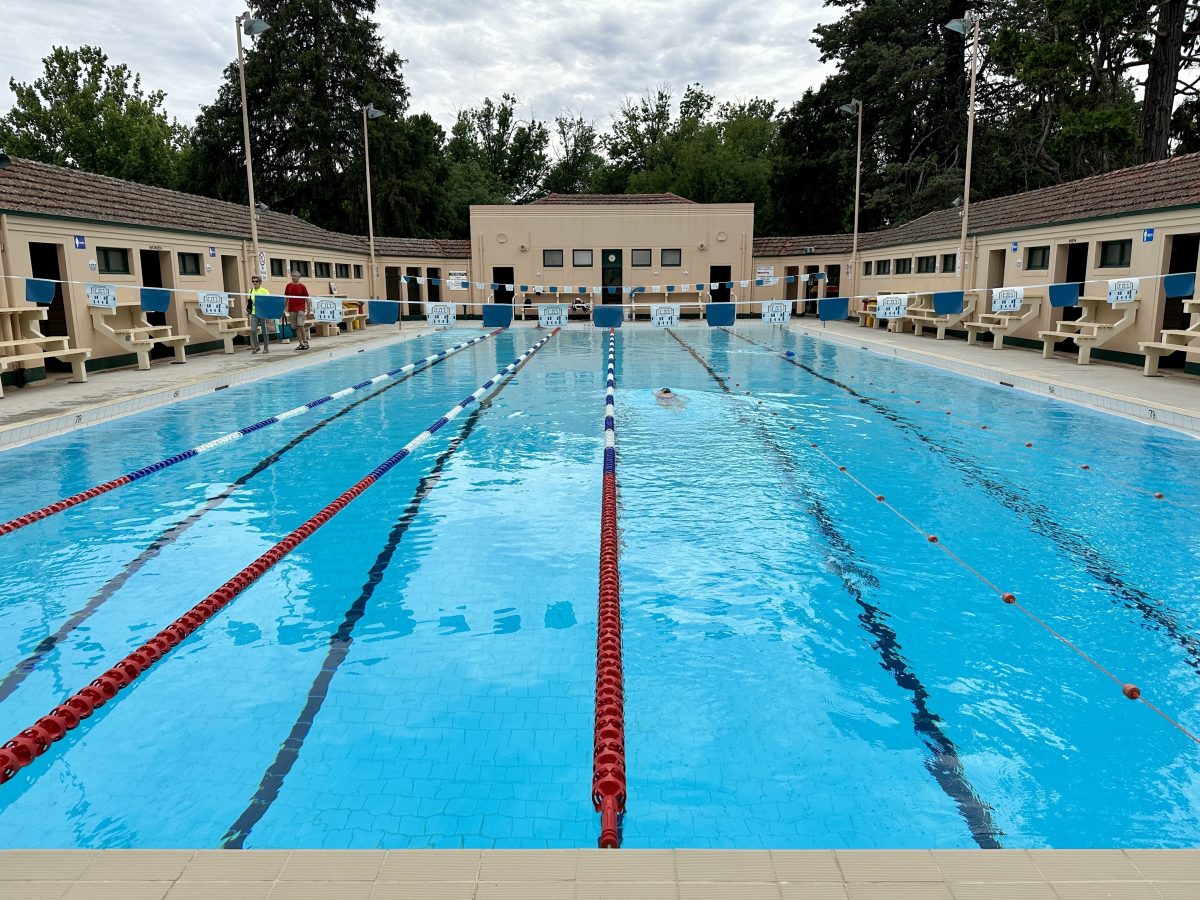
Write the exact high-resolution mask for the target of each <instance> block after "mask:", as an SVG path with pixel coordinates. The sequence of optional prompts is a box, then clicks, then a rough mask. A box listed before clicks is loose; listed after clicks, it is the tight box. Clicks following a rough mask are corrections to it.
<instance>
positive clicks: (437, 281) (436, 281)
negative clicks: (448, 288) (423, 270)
mask: <svg viewBox="0 0 1200 900" xmlns="http://www.w3.org/2000/svg"><path fill="white" fill-rule="evenodd" d="M426 280H427V281H428V282H429V283H430V284H432V285H433V286H434V287H440V286H441V284H442V279H440V278H428V279H426Z"/></svg>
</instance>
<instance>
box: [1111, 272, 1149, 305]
mask: <svg viewBox="0 0 1200 900" xmlns="http://www.w3.org/2000/svg"><path fill="white" fill-rule="evenodd" d="M1140 284H1141V279H1140V278H1110V279H1109V280H1108V302H1109V303H1132V302H1133V301H1134V300H1136V299H1137V295H1138V287H1139V286H1140Z"/></svg>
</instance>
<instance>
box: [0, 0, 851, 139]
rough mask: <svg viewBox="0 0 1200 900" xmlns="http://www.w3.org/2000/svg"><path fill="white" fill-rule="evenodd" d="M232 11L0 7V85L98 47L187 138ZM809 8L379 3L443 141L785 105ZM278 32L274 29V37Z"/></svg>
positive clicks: (522, 1) (564, 1) (682, 0)
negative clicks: (649, 93)
mask: <svg viewBox="0 0 1200 900" xmlns="http://www.w3.org/2000/svg"><path fill="white" fill-rule="evenodd" d="M244 9H245V5H244V3H243V2H241V0H192V2H165V0H0V21H3V22H4V30H5V42H4V44H5V47H4V54H3V57H2V59H3V62H2V63H0V76H3V77H2V79H0V80H2V82H3V84H2V85H0V112H5V111H7V110H8V109H9V108H10V107H11V106H12V102H13V95H12V92H11V91H10V90H9V89H8V79H9V78H10V77H13V78H16V79H17V80H18V81H20V82H31V81H32V80H33V79H35V78H36V77H38V76H39V75H40V73H41V60H42V57H44V56H46V55H48V54H49V53H50V50H51V47H52V46H54V45H56V44H57V45H66V46H70V47H78V46H80V45H81V44H94V45H98V46H99V47H101V48H102V49H103V50H104V51H105V52H106V53H107V54H108V57H109V59H110V61H112V62H124V63H127V64H128V65H129V66H130V68H132V69H133V70H134V71H135V72H139V73H140V74H141V76H142V85H143V88H145V89H159V90H163V91H166V94H167V99H166V107H167V110H168V112H169V113H170V114H171V115H173V116H175V117H176V118H178V119H179V120H180V121H181V122H184V123H187V124H190V123H191V122H192V121H193V120H194V119H195V117H196V114H197V112H198V110H199V107H200V105H201V104H204V103H210V102H211V101H212V99H213V98H214V97H215V95H216V90H217V85H218V83H219V80H220V77H221V72H222V70H223V68H224V67H225V66H226V65H227V64H228V63H229V62H231V61H232V60H233V59H234V57H235V55H236V53H237V47H236V43H235V38H234V26H233V19H234V16H236V15H237V14H238V13H240V12H242V11H243V10H244ZM835 15H836V10H827V9H824V8H823V6H822V3H821V2H820V0H758V2H749V0H599V2H597V0H588V2H584V0H550V2H546V0H540V2H534V0H504V2H495V0H489V2H483V0H403V2H401V0H380V2H379V9H378V12H377V15H376V18H377V21H378V22H379V24H380V28H381V32H382V34H383V39H384V42H385V43H386V44H387V45H389V46H390V47H392V48H393V49H395V50H396V51H397V52H398V53H399V54H400V56H401V57H402V58H404V59H407V60H408V62H407V63H406V64H405V67H404V77H405V80H406V81H407V83H408V86H409V89H410V92H411V97H412V101H411V107H410V108H411V110H412V111H413V112H427V113H429V114H430V115H432V116H433V117H434V118H435V119H436V120H437V121H438V122H440V123H442V125H443V126H444V127H446V128H449V126H450V125H451V124H452V123H453V122H454V116H455V113H456V112H457V111H458V110H459V109H464V108H467V107H470V106H475V105H477V104H479V103H480V102H481V101H482V100H483V98H484V97H487V96H491V97H494V98H498V97H499V96H500V95H501V94H502V93H504V92H506V91H507V92H509V93H512V94H515V95H516V96H517V97H518V99H519V100H520V102H521V116H522V118H529V117H531V116H532V117H536V118H538V119H541V120H543V121H546V122H551V121H552V120H553V118H554V116H555V115H556V114H558V113H560V112H564V111H573V112H576V113H580V114H582V115H583V116H584V118H586V119H589V120H592V121H595V122H596V124H597V126H598V127H599V128H600V129H601V130H605V129H606V128H607V126H608V123H609V120H610V114H611V113H612V112H613V111H614V110H615V109H616V108H617V107H618V105H619V104H620V101H621V99H622V98H623V97H625V96H635V97H636V96H640V95H641V94H643V93H644V92H645V91H646V90H647V89H653V88H654V87H656V86H657V85H659V84H662V83H665V84H668V85H670V86H671V87H672V88H673V89H674V93H675V96H676V99H678V97H679V95H680V94H681V93H682V91H683V88H684V87H685V86H686V85H687V84H688V83H690V82H693V81H699V82H701V83H702V84H703V85H704V86H705V88H706V89H707V90H708V91H710V92H711V93H714V94H716V95H717V98H718V100H735V99H749V98H751V97H755V96H758V97H766V98H771V99H775V100H779V101H780V103H781V104H790V103H791V102H792V101H793V100H795V99H796V98H798V97H799V96H800V94H801V93H802V92H803V91H804V89H805V88H807V87H810V86H815V85H817V84H819V83H820V82H821V80H822V79H823V77H824V74H825V70H826V67H824V66H823V65H822V64H821V63H820V61H819V59H818V55H817V52H816V49H815V48H814V47H813V45H812V44H811V42H810V41H809V38H810V36H811V34H812V29H813V26H814V25H815V24H817V22H818V21H827V20H829V19H831V18H834V17H835ZM274 24H275V27H277V28H283V27H286V23H274Z"/></svg>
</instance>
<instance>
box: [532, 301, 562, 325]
mask: <svg viewBox="0 0 1200 900" xmlns="http://www.w3.org/2000/svg"><path fill="white" fill-rule="evenodd" d="M538 324H539V325H541V326H542V327H543V328H562V327H563V326H564V325H566V324H567V307H566V305H565V304H562V303H539V304H538Z"/></svg>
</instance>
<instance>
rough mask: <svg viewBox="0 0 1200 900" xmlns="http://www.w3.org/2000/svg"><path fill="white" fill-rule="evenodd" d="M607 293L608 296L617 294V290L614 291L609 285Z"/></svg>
mask: <svg viewBox="0 0 1200 900" xmlns="http://www.w3.org/2000/svg"><path fill="white" fill-rule="evenodd" d="M608 292H609V293H610V294H615V293H616V292H617V289H616V288H615V287H612V286H611V285H610V286H609V288H608Z"/></svg>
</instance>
